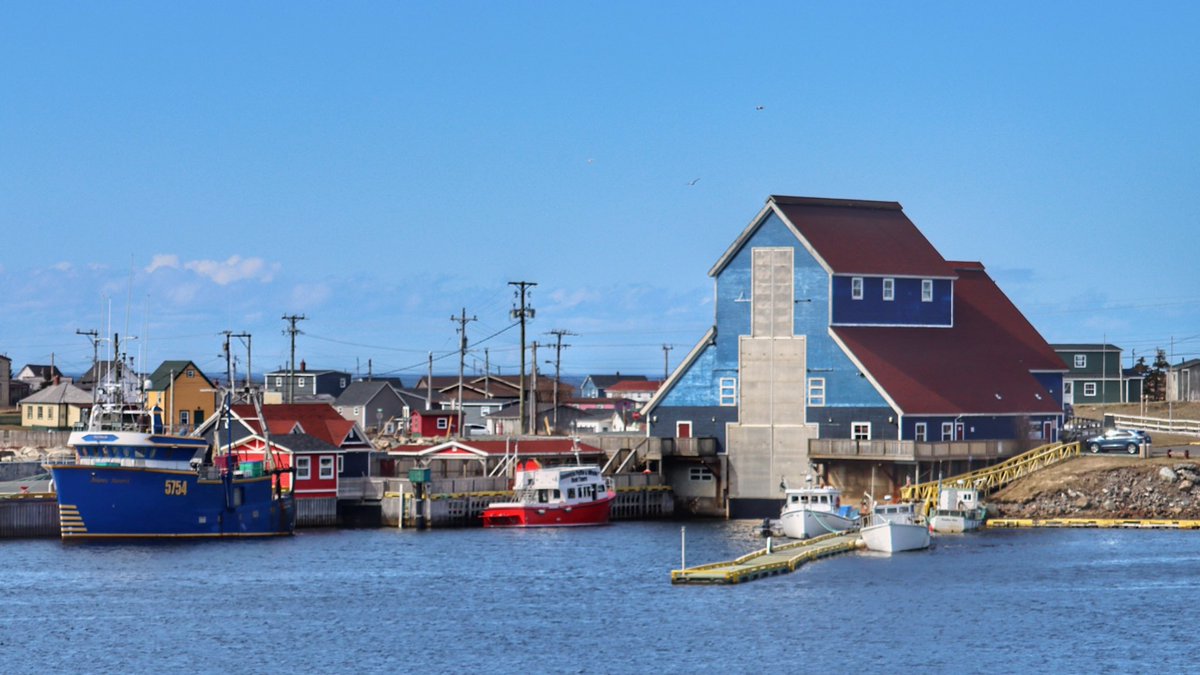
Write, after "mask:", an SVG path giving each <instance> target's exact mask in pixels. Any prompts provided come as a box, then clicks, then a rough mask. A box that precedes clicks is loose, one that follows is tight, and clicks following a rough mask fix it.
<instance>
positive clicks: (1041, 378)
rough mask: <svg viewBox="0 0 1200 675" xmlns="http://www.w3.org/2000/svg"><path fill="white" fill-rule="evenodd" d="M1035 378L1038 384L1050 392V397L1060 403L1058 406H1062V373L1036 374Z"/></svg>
mask: <svg viewBox="0 0 1200 675" xmlns="http://www.w3.org/2000/svg"><path fill="white" fill-rule="evenodd" d="M1033 378H1034V379H1035V380H1037V381H1038V384H1040V385H1042V386H1043V387H1045V388H1046V391H1048V392H1050V395H1051V396H1053V397H1054V400H1055V401H1057V402H1058V405H1060V406H1061V405H1062V402H1063V393H1062V383H1063V374H1062V373H1034V374H1033Z"/></svg>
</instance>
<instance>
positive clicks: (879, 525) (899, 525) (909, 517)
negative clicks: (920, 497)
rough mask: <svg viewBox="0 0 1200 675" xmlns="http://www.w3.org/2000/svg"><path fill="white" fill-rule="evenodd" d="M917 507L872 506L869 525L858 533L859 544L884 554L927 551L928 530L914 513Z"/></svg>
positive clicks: (916, 505) (886, 504)
mask: <svg viewBox="0 0 1200 675" xmlns="http://www.w3.org/2000/svg"><path fill="white" fill-rule="evenodd" d="M918 506H919V505H918V504H916V503H914V502H903V503H900V504H897V503H892V502H885V503H881V504H875V506H874V507H873V508H872V509H871V520H870V523H869V524H867V525H865V526H864V527H863V529H862V538H863V543H864V544H866V545H867V548H869V549H870V550H872V551H881V552H884V553H898V552H900V551H915V550H917V549H922V548H929V527H928V526H927V525H926V524H925V523H924V522H923V519H922V518H921V516H920V515H919V514H918V513H917V508H918Z"/></svg>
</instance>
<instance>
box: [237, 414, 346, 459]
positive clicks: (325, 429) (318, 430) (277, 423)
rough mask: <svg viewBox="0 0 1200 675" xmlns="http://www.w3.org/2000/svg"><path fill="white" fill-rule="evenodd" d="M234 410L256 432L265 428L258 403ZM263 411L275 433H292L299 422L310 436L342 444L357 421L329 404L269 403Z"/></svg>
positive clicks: (337, 445)
mask: <svg viewBox="0 0 1200 675" xmlns="http://www.w3.org/2000/svg"><path fill="white" fill-rule="evenodd" d="M233 413H234V414H235V415H237V416H238V417H240V418H241V419H242V420H243V421H245V422H246V424H247V425H248V426H249V427H250V428H251V429H253V430H254V431H255V432H256V433H261V432H262V429H261V428H259V424H258V415H257V414H256V413H255V412H254V406H252V405H235V406H233ZM262 413H263V419H265V420H266V422H267V429H268V430H269V431H270V432H271V433H272V434H280V435H282V434H288V433H292V432H294V431H295V430H296V425H299V426H300V428H301V429H303V431H304V433H306V434H308V435H309V436H312V437H313V438H319V439H321V440H322V441H325V442H326V443H329V444H330V445H333V446H335V447H339V448H340V447H342V445H343V444H345V443H346V439H347V437H348V436H349V435H350V432H351V431H353V430H354V422H353V421H351V420H348V419H346V418H344V417H342V416H341V415H339V414H338V412H337V410H334V408H333V406H331V405H328V404H322V403H293V404H288V403H281V404H267V405H264V406H262Z"/></svg>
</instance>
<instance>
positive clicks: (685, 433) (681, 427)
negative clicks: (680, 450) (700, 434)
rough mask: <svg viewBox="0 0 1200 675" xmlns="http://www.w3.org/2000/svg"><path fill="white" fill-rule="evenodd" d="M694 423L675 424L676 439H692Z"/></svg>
mask: <svg viewBox="0 0 1200 675" xmlns="http://www.w3.org/2000/svg"><path fill="white" fill-rule="evenodd" d="M691 437H692V423H691V422H676V423H675V438H691Z"/></svg>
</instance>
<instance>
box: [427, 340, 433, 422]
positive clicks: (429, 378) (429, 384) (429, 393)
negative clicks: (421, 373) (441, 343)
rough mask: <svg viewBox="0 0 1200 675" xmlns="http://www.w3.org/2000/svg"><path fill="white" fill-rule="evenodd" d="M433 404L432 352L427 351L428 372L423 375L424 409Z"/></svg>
mask: <svg viewBox="0 0 1200 675" xmlns="http://www.w3.org/2000/svg"><path fill="white" fill-rule="evenodd" d="M432 405H433V352H429V374H428V375H426V376H425V409H426V410H429V408H430V406H432Z"/></svg>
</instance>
